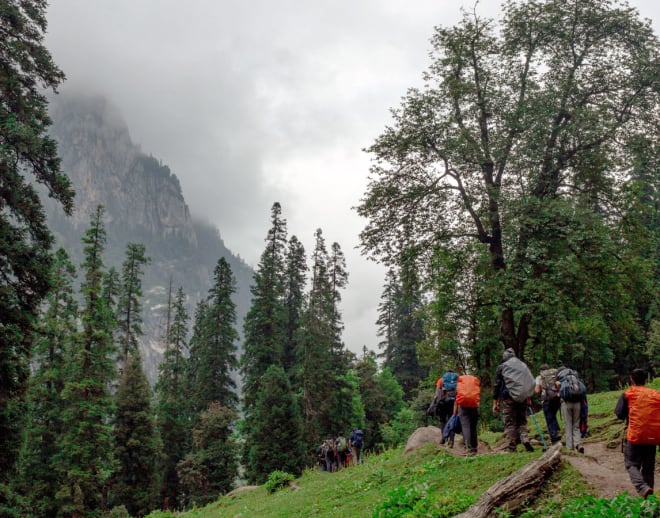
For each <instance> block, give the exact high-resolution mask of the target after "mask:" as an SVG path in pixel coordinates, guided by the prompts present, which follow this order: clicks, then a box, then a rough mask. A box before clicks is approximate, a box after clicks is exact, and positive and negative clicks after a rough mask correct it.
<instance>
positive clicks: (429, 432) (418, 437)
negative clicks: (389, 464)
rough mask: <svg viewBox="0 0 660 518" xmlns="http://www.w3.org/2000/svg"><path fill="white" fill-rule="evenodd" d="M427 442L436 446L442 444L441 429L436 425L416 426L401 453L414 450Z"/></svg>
mask: <svg viewBox="0 0 660 518" xmlns="http://www.w3.org/2000/svg"><path fill="white" fill-rule="evenodd" d="M429 442H432V443H434V444H436V445H437V446H440V445H441V444H442V431H441V430H440V428H438V427H437V426H424V427H422V428H417V430H415V431H414V432H413V433H412V435H411V436H410V437H409V438H408V442H407V443H406V447H405V448H404V450H403V454H404V455H406V454H407V453H410V452H411V451H415V450H417V449H419V448H421V447H422V446H424V445H425V444H427V443H429Z"/></svg>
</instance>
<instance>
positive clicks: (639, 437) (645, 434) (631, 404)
mask: <svg viewBox="0 0 660 518" xmlns="http://www.w3.org/2000/svg"><path fill="white" fill-rule="evenodd" d="M625 397H626V399H627V400H628V432H627V434H626V439H627V440H628V442H630V443H632V444H655V445H660V391H658V390H653V389H652V388H648V387H644V386H639V385H638V386H633V387H630V388H629V389H628V390H626V392H625Z"/></svg>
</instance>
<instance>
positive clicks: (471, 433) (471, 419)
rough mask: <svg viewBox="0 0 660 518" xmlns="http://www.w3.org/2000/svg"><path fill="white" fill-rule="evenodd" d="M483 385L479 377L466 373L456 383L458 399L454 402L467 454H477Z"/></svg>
mask: <svg viewBox="0 0 660 518" xmlns="http://www.w3.org/2000/svg"><path fill="white" fill-rule="evenodd" d="M480 396H481V385H480V383H479V378H477V377H476V376H471V375H469V374H464V375H462V376H459V377H458V382H457V385H456V400H455V402H454V415H458V418H459V419H460V421H461V429H462V431H463V442H464V443H465V452H466V455H468V456H471V455H476V454H477V447H478V440H477V423H478V421H479V399H480Z"/></svg>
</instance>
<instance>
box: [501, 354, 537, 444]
mask: <svg viewBox="0 0 660 518" xmlns="http://www.w3.org/2000/svg"><path fill="white" fill-rule="evenodd" d="M535 386H536V382H535V380H534V376H533V375H532V372H531V371H530V370H529V367H527V365H526V364H525V363H524V362H523V361H521V360H519V359H518V358H516V353H515V352H514V350H513V349H511V348H508V349H506V350H505V351H504V353H503V354H502V363H500V364H499V365H498V366H497V370H496V371H495V382H494V384H493V413H494V414H498V413H499V412H500V408H501V410H502V418H503V419H504V434H505V435H506V437H507V439H508V440H509V445H508V448H509V451H510V452H512V453H513V452H515V451H517V448H518V444H519V443H522V444H523V446H525V449H526V450H527V451H534V447H533V446H532V444H531V443H530V442H529V435H528V434H527V407H528V405H529V402H530V398H531V397H532V395H533V394H534V387H535Z"/></svg>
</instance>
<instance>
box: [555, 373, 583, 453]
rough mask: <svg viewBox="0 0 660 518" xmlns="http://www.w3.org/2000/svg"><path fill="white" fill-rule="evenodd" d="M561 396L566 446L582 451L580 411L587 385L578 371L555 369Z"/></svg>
mask: <svg viewBox="0 0 660 518" xmlns="http://www.w3.org/2000/svg"><path fill="white" fill-rule="evenodd" d="M556 386H557V387H558V388H559V396H560V397H561V416H562V417H563V418H564V426H565V428H566V447H567V448H568V449H569V450H572V449H575V450H577V451H578V452H580V453H584V446H582V434H581V433H580V413H581V412H582V403H583V401H584V398H585V397H586V396H587V387H586V386H585V384H584V383H583V382H582V381H581V380H580V378H579V376H578V373H577V372H576V371H574V370H573V369H569V368H567V367H559V369H558V370H557V383H556Z"/></svg>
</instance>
